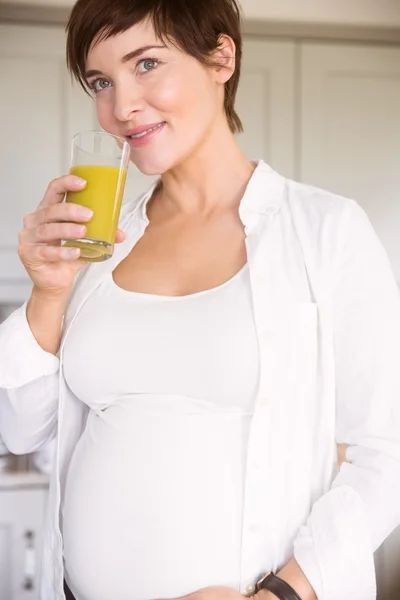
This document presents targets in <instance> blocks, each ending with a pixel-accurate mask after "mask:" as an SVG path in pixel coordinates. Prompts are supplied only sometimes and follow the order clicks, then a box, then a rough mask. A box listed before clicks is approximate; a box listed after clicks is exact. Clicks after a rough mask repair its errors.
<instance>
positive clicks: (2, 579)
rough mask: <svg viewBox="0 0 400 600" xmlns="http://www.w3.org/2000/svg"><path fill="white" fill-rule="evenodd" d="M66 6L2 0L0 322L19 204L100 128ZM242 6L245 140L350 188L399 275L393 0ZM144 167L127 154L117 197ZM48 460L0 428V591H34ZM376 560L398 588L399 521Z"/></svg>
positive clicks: (396, 13) (281, 164) (16, 296)
mask: <svg viewBox="0 0 400 600" xmlns="http://www.w3.org/2000/svg"><path fill="white" fill-rule="evenodd" d="M193 1H196V0H193ZM71 6H72V2H69V0H41V1H39V0H29V1H27V0H24V1H23V3H20V2H19V0H13V1H9V2H8V3H6V4H4V3H1V2H0V86H1V94H0V322H1V320H3V319H5V318H6V317H7V315H8V314H9V313H10V312H11V311H12V310H14V309H15V308H16V307H18V306H19V305H21V304H22V303H23V302H24V301H25V300H26V299H27V298H28V297H29V293H30V283H29V280H28V278H27V276H26V274H25V271H24V269H23V268H22V266H21V265H20V263H19V260H18V257H17V234H18V231H19V230H20V229H21V224H22V217H23V215H25V214H27V213H29V212H32V211H33V210H34V209H35V207H36V206H37V204H38V203H39V201H40V200H41V198H42V196H43V193H44V190H45V188H46V186H47V183H48V182H49V181H50V180H51V179H53V178H54V177H57V176H59V175H61V174H63V173H66V172H67V170H68V163H69V149H70V139H71V137H72V135H73V134H75V133H76V132H78V131H80V130H83V129H92V128H98V124H97V122H96V117H95V112H94V107H93V105H92V103H91V100H90V99H89V98H88V97H87V96H86V95H85V94H84V93H83V92H82V91H81V90H80V89H78V88H77V87H76V86H74V85H72V84H71V81H70V79H69V76H68V74H67V72H66V68H65V58H64V57H65V34H64V25H65V23H66V20H67V17H68V13H69V10H70V7H71ZM242 6H243V9H244V15H245V23H244V30H245V42H244V60H243V74H242V80H241V87H240V91H239V96H238V101H237V107H238V112H239V115H240V116H241V117H242V120H243V123H244V127H245V132H244V133H243V134H242V135H241V136H240V138H239V139H240V143H241V145H242V147H243V148H244V150H245V152H246V153H247V155H248V156H249V158H253V159H255V158H261V157H262V158H264V159H265V160H266V161H267V162H268V163H270V164H271V165H272V167H273V168H275V169H276V170H278V171H279V172H280V173H282V174H284V175H286V176H288V177H291V178H294V179H297V180H299V181H303V182H306V183H310V184H313V185H316V186H320V187H323V188H326V189H328V190H331V191H333V192H337V193H339V194H342V195H345V196H348V197H351V198H354V199H355V200H357V201H358V202H359V203H360V204H361V206H363V207H364V209H365V210H366V211H367V213H368V215H369V217H370V219H371V221H372V223H373V225H374V226H375V229H376V231H377V233H378V235H379V236H380V238H381V240H382V242H383V244H384V246H385V247H386V250H387V252H388V254H389V258H390V260H391V262H392V265H393V269H394V272H395V276H396V279H397V281H398V282H399V284H400V0H302V1H301V2H300V1H299V0H279V2H276V0H242ZM150 181H151V180H150V179H149V178H146V177H144V176H142V175H140V173H138V172H137V171H136V170H135V169H134V167H132V168H131V172H130V174H129V182H128V185H127V190H126V197H132V196H137V195H138V194H139V193H140V192H142V191H143V190H144V189H146V188H147V187H148V185H149V184H150ZM399 368H400V357H399ZM51 462H52V448H51V447H49V448H45V449H44V450H43V451H42V452H40V453H36V454H35V455H31V456H20V457H14V456H12V455H11V454H9V453H8V452H7V449H6V448H5V447H4V445H2V444H1V440H0V600H38V593H37V576H38V572H39V569H40V553H39V552H38V548H39V547H40V538H41V533H42V522H43V512H44V507H45V503H46V497H47V486H48V473H49V471H50V468H51ZM376 565H377V575H378V590H379V600H395V599H396V598H400V530H398V531H395V532H394V533H393V534H392V535H391V536H390V538H389V539H388V540H387V541H386V542H385V544H384V545H383V546H382V547H381V548H380V549H379V550H378V552H377V553H376ZM110 600H111V599H110Z"/></svg>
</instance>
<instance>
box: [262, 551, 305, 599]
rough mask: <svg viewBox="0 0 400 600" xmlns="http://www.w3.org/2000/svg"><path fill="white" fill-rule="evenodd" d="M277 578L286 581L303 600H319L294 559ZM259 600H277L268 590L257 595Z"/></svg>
mask: <svg viewBox="0 0 400 600" xmlns="http://www.w3.org/2000/svg"><path fill="white" fill-rule="evenodd" d="M276 575H277V577H280V579H283V581H286V583H288V584H289V585H290V586H291V587H292V588H293V589H294V591H295V592H297V594H298V595H299V596H300V598H301V600H317V596H316V595H315V592H314V590H313V588H312V586H311V584H310V582H309V581H308V579H307V578H306V576H305V575H304V573H303V571H302V570H301V569H300V567H299V565H298V563H297V562H296V560H295V559H294V558H292V559H291V560H290V561H289V562H288V563H287V564H286V565H285V566H284V567H283V569H281V570H280V571H279V572H278V573H276ZM256 596H257V600H276V598H277V597H276V596H275V594H273V593H272V592H270V591H268V590H261V591H260V592H258V594H256Z"/></svg>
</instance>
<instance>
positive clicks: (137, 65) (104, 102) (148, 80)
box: [86, 23, 226, 175]
mask: <svg viewBox="0 0 400 600" xmlns="http://www.w3.org/2000/svg"><path fill="white" fill-rule="evenodd" d="M86 77H87V81H88V83H89V84H90V86H91V87H93V89H94V92H95V98H96V107H97V117H98V121H99V123H100V125H101V126H102V127H103V129H105V130H106V131H108V132H109V133H112V134H114V135H118V136H121V137H125V138H126V139H127V140H128V142H129V144H130V146H131V160H132V162H133V163H135V165H136V166H137V167H138V168H139V169H140V171H142V172H143V173H146V174H147V175H155V174H162V173H165V172H166V171H168V170H170V169H171V168H173V167H175V166H177V165H178V164H180V163H182V162H183V161H184V160H185V159H187V158H188V157H190V156H191V155H193V153H194V152H195V151H196V149H197V148H198V147H199V146H200V145H201V143H202V142H203V141H204V140H205V139H206V137H207V134H208V133H209V132H210V130H211V128H212V127H213V125H214V124H215V123H216V121H217V120H218V119H224V118H225V114H224V110H223V94H224V81H222V82H221V81H220V79H223V78H224V75H221V74H220V72H219V70H218V69H213V68H210V67H206V66H204V65H202V64H201V63H199V62H198V61H197V60H196V59H194V58H193V57H191V56H189V55H188V54H186V53H184V52H182V51H180V50H178V49H177V48H175V47H174V46H173V45H171V44H169V43H167V45H165V44H164V43H163V42H162V41H160V40H159V39H158V38H157V37H156V35H155V33H154V29H153V27H152V25H151V24H149V23H142V24H139V25H135V26H133V27H132V28H130V29H128V30H127V31H126V32H124V33H122V34H118V35H116V36H114V37H111V38H109V39H107V40H104V41H101V42H100V43H99V44H97V45H95V46H94V47H93V48H92V49H91V50H90V52H89V55H88V59H87V63H86ZM225 79H226V75H225ZM132 136H133V137H132Z"/></svg>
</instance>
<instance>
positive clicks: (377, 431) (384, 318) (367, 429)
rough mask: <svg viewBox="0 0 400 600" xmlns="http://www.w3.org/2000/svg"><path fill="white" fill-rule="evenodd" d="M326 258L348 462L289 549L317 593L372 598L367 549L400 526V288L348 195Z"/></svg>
mask: <svg viewBox="0 0 400 600" xmlns="http://www.w3.org/2000/svg"><path fill="white" fill-rule="evenodd" d="M338 241H339V243H338V247H337V251H336V256H335V260H334V263H335V265H334V267H335V268H334V293H333V330H334V352H335V383H336V439H337V442H338V443H339V444H348V445H349V448H348V449H347V453H346V457H347V461H348V462H346V463H343V464H342V466H341V469H340V471H339V473H338V475H337V476H336V478H335V479H334V481H333V484H332V487H331V489H330V491H329V492H328V493H327V494H325V495H324V496H322V497H321V498H320V499H319V500H318V501H317V502H316V503H315V504H314V506H313V509H312V511H311V515H310V517H309V519H308V521H307V524H306V525H305V526H304V527H302V528H301V530H300V532H299V534H298V536H297V538H296V540H295V547H294V554H295V558H296V560H297V562H298V563H299V565H300V567H301V568H302V570H303V571H304V573H305V575H306V576H307V578H308V579H309V581H310V583H311V584H312V585H313V587H314V590H315V592H316V594H317V597H318V599H319V600H343V599H344V598H351V599H352V600H375V598H376V581H375V569H374V560H373V553H374V552H375V550H376V549H377V548H378V547H379V546H380V545H381V543H382V542H383V541H384V540H385V538H386V537H387V536H388V535H389V534H390V533H391V532H392V531H393V530H394V529H395V528H396V526H398V525H399V524H400V294H399V290H398V287H397V285H396V282H395V278H394V275H393V272H392V269H391V266H390V263H389V259H388V257H387V255H386V253H385V250H384V248H383V246H382V244H381V242H380V241H379V239H378V237H377V235H376V234H375V232H374V230H373V228H372V225H371V223H370V222H369V220H368V218H367V216H366V214H365V212H364V211H363V210H362V209H361V208H360V207H359V206H358V205H357V204H356V203H355V202H352V201H350V202H349V203H348V205H347V208H346V210H345V212H344V216H343V222H342V226H341V231H340V235H339V240H338Z"/></svg>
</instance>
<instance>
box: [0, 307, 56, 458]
mask: <svg viewBox="0 0 400 600" xmlns="http://www.w3.org/2000/svg"><path fill="white" fill-rule="evenodd" d="M49 318H50V320H51V316H50V315H49ZM58 367H59V360H58V358H57V357H56V356H55V355H54V354H52V353H50V352H47V351H46V350H44V349H43V348H42V347H41V346H40V345H39V344H38V342H37V340H36V339H35V337H34V335H33V333H32V331H31V329H30V327H29V324H28V321H27V317H26V305H24V306H22V307H21V308H19V309H18V310H17V311H15V312H14V313H13V314H12V315H11V316H10V317H9V318H8V319H7V320H6V321H5V322H4V323H2V324H1V325H0V436H1V437H2V439H3V440H4V443H5V444H6V446H7V447H8V449H9V450H10V451H11V452H13V453H14V454H26V453H29V452H34V451H35V450H38V449H39V448H41V447H42V446H43V445H45V444H46V443H47V442H49V441H50V440H51V439H52V438H53V437H54V436H55V434H56V428H57V410H58Z"/></svg>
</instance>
